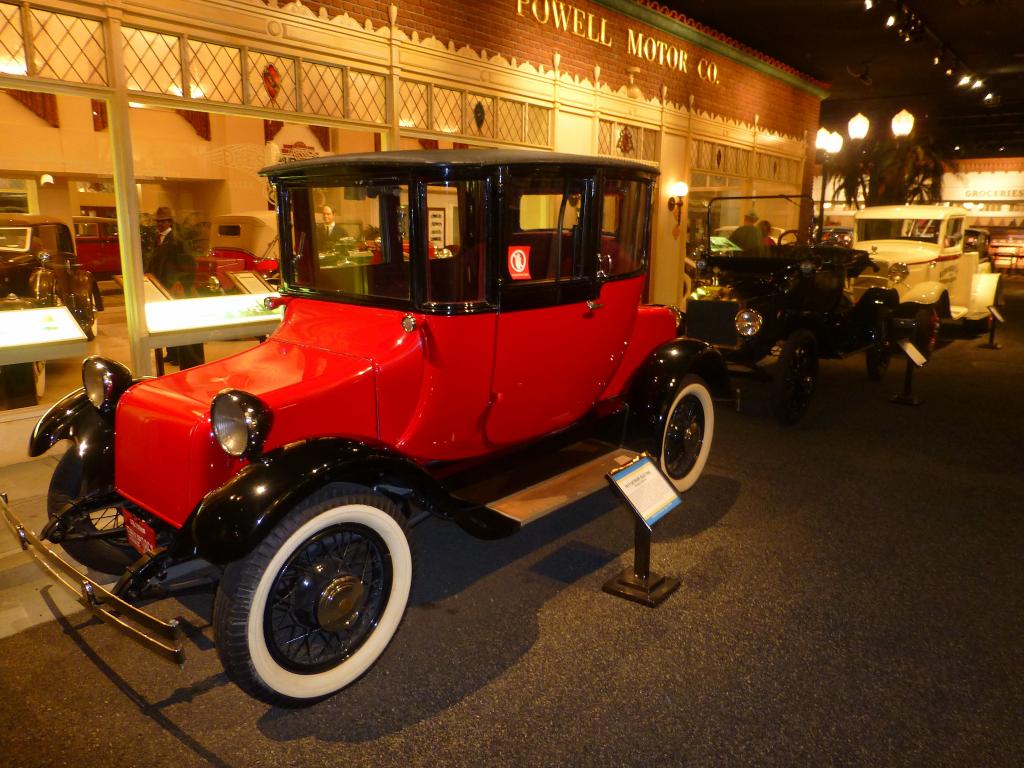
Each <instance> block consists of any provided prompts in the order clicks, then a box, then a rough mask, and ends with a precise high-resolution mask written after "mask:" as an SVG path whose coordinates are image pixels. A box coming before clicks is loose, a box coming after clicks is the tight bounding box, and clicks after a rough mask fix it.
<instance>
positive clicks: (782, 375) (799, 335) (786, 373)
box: [772, 330, 818, 424]
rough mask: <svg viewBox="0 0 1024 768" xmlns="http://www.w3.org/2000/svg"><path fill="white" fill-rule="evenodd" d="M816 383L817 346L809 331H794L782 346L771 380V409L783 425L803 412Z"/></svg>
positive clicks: (800, 415) (791, 422) (793, 420)
mask: <svg viewBox="0 0 1024 768" xmlns="http://www.w3.org/2000/svg"><path fill="white" fill-rule="evenodd" d="M817 382H818V345H817V342H816V341H815V339H814V335H813V334H812V333H811V332H810V331H805V330H800V331H794V332H793V333H791V334H790V335H789V338H787V339H786V343H785V344H783V345H782V352H781V354H780V355H779V363H778V370H777V372H776V374H775V380H774V381H773V383H772V412H773V413H774V414H775V416H776V418H778V420H779V421H781V422H782V423H783V424H795V423H796V422H798V421H799V420H800V419H801V417H803V415H804V413H806V411H807V406H808V405H810V402H811V395H812V394H813V393H814V387H815V385H816V384H817Z"/></svg>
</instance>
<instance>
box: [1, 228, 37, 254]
mask: <svg viewBox="0 0 1024 768" xmlns="http://www.w3.org/2000/svg"><path fill="white" fill-rule="evenodd" d="M31 235H32V230H31V228H30V227H0V251H6V252H9V253H25V252H26V251H27V250H28V244H29V240H30V237H31Z"/></svg>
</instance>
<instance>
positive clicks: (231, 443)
mask: <svg viewBox="0 0 1024 768" xmlns="http://www.w3.org/2000/svg"><path fill="white" fill-rule="evenodd" d="M210 423H211V424H212V425H213V434H214V436H215V437H216V438H217V442H218V443H219V444H220V447H221V450H223V451H224V453H226V454H228V455H229V456H237V457H242V456H245V457H251V456H255V455H256V454H258V453H259V452H260V450H261V449H262V448H263V441H264V440H265V439H266V437H267V433H268V432H269V431H270V411H269V410H268V409H267V407H266V406H265V405H264V404H263V402H262V401H261V400H260V399H259V398H258V397H256V396H255V395H250V394H249V393H248V392H242V391H241V390H238V389H226V390H224V391H223V392H221V393H220V394H218V395H217V396H216V397H215V398H213V404H212V405H211V406H210Z"/></svg>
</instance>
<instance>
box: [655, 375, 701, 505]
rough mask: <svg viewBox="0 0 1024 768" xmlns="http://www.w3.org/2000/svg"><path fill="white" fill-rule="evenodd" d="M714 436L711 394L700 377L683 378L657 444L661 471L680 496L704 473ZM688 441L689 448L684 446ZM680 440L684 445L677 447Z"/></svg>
mask: <svg viewBox="0 0 1024 768" xmlns="http://www.w3.org/2000/svg"><path fill="white" fill-rule="evenodd" d="M694 430H698V431H699V440H700V442H699V445H698V446H694V444H693V440H694V437H695V436H696V435H695V432H694ZM687 436H688V437H687ZM714 436H715V408H714V403H713V402H712V400H711V392H710V391H708V387H707V384H705V383H704V380H703V379H701V378H700V377H699V376H694V375H692V374H691V375H689V376H686V377H685V378H684V379H683V382H682V386H680V387H679V390H678V391H677V392H676V395H675V397H674V398H673V399H672V404H671V405H670V406H669V409H668V411H667V413H666V414H665V423H664V426H663V427H662V430H661V440H660V441H659V444H658V448H659V459H658V460H659V464H660V466H661V471H662V472H664V473H665V476H666V477H668V479H669V481H670V482H671V483H672V485H674V486H675V489H676V490H677V491H679V492H680V493H682V492H683V491H688V490H689V489H690V488H692V487H693V485H694V484H695V483H696V482H697V480H698V479H699V478H700V476H701V474H702V473H703V472H704V465H705V464H707V461H708V456H709V455H710V454H711V443H712V442H713V440H714ZM687 439H689V441H690V444H689V448H687V447H686V446H685V441H686V440H687ZM680 440H682V441H684V443H679V441H680Z"/></svg>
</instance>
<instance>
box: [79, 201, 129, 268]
mask: <svg viewBox="0 0 1024 768" xmlns="http://www.w3.org/2000/svg"><path fill="white" fill-rule="evenodd" d="M72 223H73V224H74V227H75V248H76V250H77V252H78V263H79V264H81V265H82V267H83V268H85V269H88V270H89V271H90V272H92V274H93V276H94V277H95V278H96V279H97V280H108V279H110V278H111V277H113V276H114V275H119V274H121V245H120V241H119V239H118V236H117V219H111V218H107V217H105V216H75V217H74V219H73V220H72Z"/></svg>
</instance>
